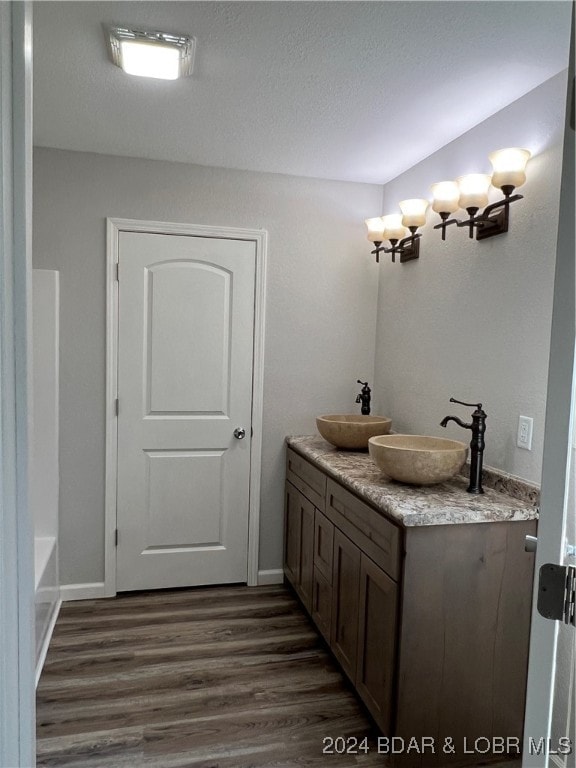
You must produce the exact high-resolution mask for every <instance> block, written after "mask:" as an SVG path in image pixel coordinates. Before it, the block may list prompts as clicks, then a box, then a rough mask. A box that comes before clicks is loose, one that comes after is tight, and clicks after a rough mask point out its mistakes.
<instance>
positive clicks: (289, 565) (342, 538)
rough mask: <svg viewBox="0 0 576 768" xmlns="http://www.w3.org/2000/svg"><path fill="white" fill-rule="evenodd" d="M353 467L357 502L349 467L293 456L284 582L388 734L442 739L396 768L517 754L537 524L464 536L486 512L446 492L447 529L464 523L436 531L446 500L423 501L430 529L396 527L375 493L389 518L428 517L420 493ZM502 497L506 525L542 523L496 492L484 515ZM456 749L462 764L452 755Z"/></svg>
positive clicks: (500, 522)
mask: <svg viewBox="0 0 576 768" xmlns="http://www.w3.org/2000/svg"><path fill="white" fill-rule="evenodd" d="M300 440H301V439H300ZM314 445H317V441H316V443H315V444H314ZM296 447H298V448H299V449H300V450H302V449H303V448H304V449H305V448H306V446H305V445H304V446H303V445H302V443H300V444H299V445H298V446H296ZM351 456H353V457H354V459H353V461H354V471H353V472H351V476H352V477H354V478H355V480H354V483H355V485H356V486H357V488H356V489H353V490H352V489H351V488H350V487H348V488H347V487H345V483H346V468H345V466H343V464H344V465H345V463H346V459H345V454H344V453H342V452H333V451H332V450H331V449H330V448H327V449H326V456H324V457H323V461H322V464H324V466H321V465H320V463H319V462H317V460H316V459H315V458H314V459H310V458H306V457H305V456H304V455H302V453H300V452H299V451H297V450H294V449H293V448H291V447H289V448H288V452H287V473H286V515H285V565H284V572H285V576H286V579H287V580H288V581H289V582H290V583H291V584H292V586H293V588H294V589H295V591H296V593H297V595H298V596H299V598H300V600H301V602H302V604H303V606H304V608H305V609H306V611H307V612H308V613H309V615H310V616H311V618H312V620H313V622H314V623H315V625H316V627H317V628H318V631H319V632H320V633H321V634H322V636H323V637H324V639H325V641H326V643H327V644H328V645H329V647H330V649H331V651H332V653H333V654H334V656H335V658H336V659H337V660H338V662H339V664H340V666H341V667H342V669H343V671H344V672H345V673H346V675H347V676H348V678H349V679H350V681H351V682H352V684H353V685H354V687H355V689H356V691H357V693H358V695H359V696H360V698H361V699H362V701H363V702H364V704H365V705H366V707H367V709H368V710H369V711H370V713H371V715H372V717H373V719H374V721H375V722H376V724H377V725H378V727H379V728H380V730H381V731H382V733H383V734H384V735H386V736H396V737H401V738H403V739H404V740H405V743H406V745H407V744H408V742H409V740H410V739H411V738H412V737H415V738H416V739H418V740H420V739H422V737H429V738H432V739H434V743H435V745H436V752H435V753H432V752H431V751H430V750H428V751H426V752H424V753H420V754H418V753H416V752H415V751H414V750H413V751H411V752H410V753H409V754H407V753H406V752H404V753H403V754H398V755H396V756H394V758H393V764H394V765H403V766H409V768H419V766H437V767H438V768H439V767H440V766H446V765H466V764H476V763H478V762H480V761H483V760H486V759H490V756H491V755H490V753H482V754H480V753H479V752H476V753H475V754H474V750H473V748H474V745H475V744H476V743H477V742H476V740H477V739H484V740H485V739H489V740H491V739H492V737H496V736H504V737H510V738H512V739H513V738H514V737H517V738H518V739H519V740H520V742H519V743H521V737H522V726H523V714H524V700H525V687H526V671H527V657H528V638H529V626H530V606H531V593H532V578H533V567H534V556H533V555H531V554H528V553H526V552H525V551H524V537H525V535H526V534H534V533H535V528H536V521H535V519H497V520H492V521H489V520H488V521H482V522H464V520H466V519H467V518H466V511H467V510H468V509H469V508H470V506H472V507H473V508H474V509H473V510H472V511H470V513H469V516H470V517H472V519H474V517H475V516H476V517H478V516H481V515H480V513H479V512H478V509H480V508H481V507H482V504H483V499H479V497H475V498H474V500H473V501H472V500H471V499H470V495H467V494H466V493H465V490H464V489H465V487H466V486H465V483H464V481H462V482H461V483H460V485H458V484H457V483H456V485H455V486H450V488H449V489H448V490H447V491H446V492H447V493H448V495H449V500H448V504H447V506H448V508H449V512H450V514H449V516H450V517H452V518H457V517H458V515H457V514H456V512H455V510H456V507H457V504H461V505H462V515H461V518H460V519H458V521H451V522H447V521H446V520H445V517H446V515H444V516H443V515H442V514H438V515H437V516H438V518H439V519H444V522H443V523H442V524H431V521H432V523H433V521H434V514H435V512H434V509H435V508H438V505H439V500H441V498H442V497H441V494H442V490H440V491H436V492H434V491H432V492H431V491H424V490H423V491H422V494H423V495H424V497H426V494H428V498H429V499H430V500H431V501H430V508H431V510H432V511H431V512H430V513H428V516H426V514H424V516H422V515H420V518H422V519H425V520H426V523H427V524H410V523H413V520H411V519H410V516H409V514H408V515H407V516H405V517H404V518H402V516H401V514H400V515H399V517H400V519H395V518H394V515H393V514H392V515H391V514H389V513H387V512H386V511H385V509H382V508H379V505H378V504H377V503H375V502H374V500H373V497H374V490H375V488H379V487H380V486H382V493H383V495H384V497H385V498H386V499H387V501H386V506H387V507H390V505H391V507H392V508H393V509H394V510H398V509H400V510H401V509H402V503H403V501H402V494H405V493H407V494H408V496H407V499H404V504H405V506H406V508H407V509H408V510H410V509H413V507H414V505H415V504H416V505H417V506H418V508H419V509H420V510H422V509H425V508H426V503H425V502H424V503H422V498H421V497H420V496H419V490H418V489H414V488H412V489H408V491H406V490H405V489H406V487H405V486H404V487H403V488H402V487H401V486H399V485H398V484H396V483H390V484H387V483H386V480H385V479H383V478H380V477H379V473H378V470H377V469H375V468H374V469H372V468H371V462H370V459H369V457H368V455H367V454H351ZM331 460H333V462H334V467H332V468H331V466H330V462H331ZM362 462H365V463H366V472H367V474H368V476H369V481H368V482H367V487H369V488H371V489H372V498H370V499H369V500H368V499H367V497H366V496H368V497H370V494H363V492H362V481H361V480H359V476H361V474H362V472H360V471H359V466H360V465H361V464H362ZM359 463H360V464H359ZM450 489H451V490H450ZM398 495H399V496H398ZM498 497H500V499H502V505H501V506H502V508H503V509H504V510H505V515H507V516H508V517H510V516H512V518H518V517H526V518H534V517H535V514H536V512H535V509H534V508H533V507H531V506H530V505H529V504H526V503H522V502H520V501H518V500H516V499H512V498H511V497H509V496H507V495H505V494H501V493H500V494H498V493H497V492H496V491H487V499H486V502H485V503H486V505H487V508H488V512H487V514H489V515H495V514H496V509H498V508H499V507H498V504H499V498H498ZM391 500H392V501H391ZM392 502H393V503H392ZM474 510H476V511H474ZM416 518H417V519H420V518H418V516H416ZM448 738H451V739H452V740H453V741H452V743H453V744H454V746H455V747H456V751H455V752H454V753H448V754H446V753H445V752H444V751H443V745H444V744H445V739H448ZM464 740H466V741H464ZM486 743H487V742H486V741H481V742H478V745H479V747H481V748H482V749H485V748H486ZM396 744H400V742H399V741H397V742H396ZM512 744H513V742H512ZM465 748H466V749H469V750H472V752H471V753H470V754H466V752H465ZM511 754H512V755H514V754H515V753H514V751H513V750H512V752H511ZM494 757H498V758H499V759H502V758H503V755H502V753H500V754H496V755H494Z"/></svg>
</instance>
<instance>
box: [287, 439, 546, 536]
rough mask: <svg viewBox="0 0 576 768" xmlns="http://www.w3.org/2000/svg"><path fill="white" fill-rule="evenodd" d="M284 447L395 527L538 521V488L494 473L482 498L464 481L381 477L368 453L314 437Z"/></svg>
mask: <svg viewBox="0 0 576 768" xmlns="http://www.w3.org/2000/svg"><path fill="white" fill-rule="evenodd" d="M286 443H287V444H288V445H289V446H290V448H292V449H293V450H295V451H296V452H297V453H299V454H301V455H302V456H304V457H305V458H306V459H308V460H309V461H311V462H312V463H313V464H315V465H316V466H317V467H318V468H319V469H322V470H323V471H324V472H325V473H326V474H327V475H329V476H330V477H332V478H334V479H335V480H337V481H338V482H339V483H341V484H342V485H343V486H345V487H346V488H348V489H349V490H351V491H353V492H354V493H356V494H357V495H358V496H360V497H361V498H362V499H364V500H365V501H367V502H368V503H370V504H371V505H372V506H374V507H376V508H377V509H379V510H381V511H382V512H384V514H386V515H388V516H389V517H390V518H392V519H393V520H394V521H395V522H397V523H400V524H401V525H404V526H406V527H411V526H416V525H452V524H455V523H489V522H498V521H507V520H534V519H536V518H537V517H538V507H537V504H538V501H539V493H538V488H537V486H534V485H531V484H530V483H525V482H524V481H522V480H519V479H518V478H515V477H513V476H512V475H506V474H505V473H500V472H498V471H497V470H493V469H486V470H485V472H484V494H483V495H481V496H474V495H472V494H470V493H466V488H467V486H468V480H467V479H466V478H464V477H461V476H457V477H455V478H453V479H452V480H449V481H448V482H446V483H440V484H439V485H431V486H412V485H404V484H402V483H398V482H395V481H394V480H390V479H389V478H387V477H386V475H384V474H383V473H382V472H381V471H380V470H379V469H378V467H377V466H376V464H374V462H373V461H372V459H371V458H370V456H369V454H368V453H367V452H360V451H359V452H354V451H341V450H338V449H337V448H333V447H332V446H331V445H330V444H329V443H327V442H325V441H324V440H323V439H322V438H321V437H319V436H305V437H287V438H286Z"/></svg>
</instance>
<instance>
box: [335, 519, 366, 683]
mask: <svg viewBox="0 0 576 768" xmlns="http://www.w3.org/2000/svg"><path fill="white" fill-rule="evenodd" d="M359 587H360V550H359V549H358V547H357V546H356V545H355V544H352V542H351V541H350V539H348V538H347V537H346V536H344V534H342V533H341V532H340V531H339V530H338V529H337V528H335V529H334V570H333V574H332V630H331V638H330V647H331V649H332V651H333V653H334V655H335V656H336V658H337V659H338V661H339V662H340V664H341V665H342V668H343V669H344V671H345V672H346V674H347V675H348V677H349V678H350V680H351V681H352V682H355V679H356V653H357V648H358V591H359Z"/></svg>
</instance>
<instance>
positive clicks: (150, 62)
mask: <svg viewBox="0 0 576 768" xmlns="http://www.w3.org/2000/svg"><path fill="white" fill-rule="evenodd" d="M108 33H109V37H110V51H111V54H112V61H113V62H114V64H116V66H118V67H120V68H121V69H123V70H124V72H126V73H127V74H129V75H136V76H137V77H154V78H157V79H160V80H177V79H178V78H179V77H188V76H189V75H191V74H192V67H193V65H194V51H195V48H196V41H195V39H194V38H193V37H187V36H185V35H171V34H168V33H166V32H143V31H138V30H134V29H127V28H126V27H110V28H109V30H108Z"/></svg>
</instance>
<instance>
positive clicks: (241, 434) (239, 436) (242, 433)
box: [234, 427, 246, 440]
mask: <svg viewBox="0 0 576 768" xmlns="http://www.w3.org/2000/svg"><path fill="white" fill-rule="evenodd" d="M234 437H235V438H236V440H244V438H245V437H246V430H245V429H244V427H236V429H235V430H234Z"/></svg>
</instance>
